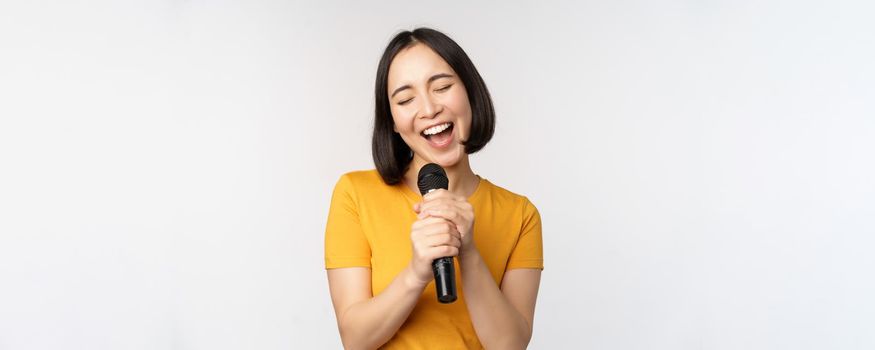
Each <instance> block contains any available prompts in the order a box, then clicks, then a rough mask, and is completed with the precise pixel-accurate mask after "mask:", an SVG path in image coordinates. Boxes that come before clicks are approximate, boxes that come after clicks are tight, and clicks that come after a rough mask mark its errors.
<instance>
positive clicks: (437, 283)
mask: <svg viewBox="0 0 875 350" xmlns="http://www.w3.org/2000/svg"><path fill="white" fill-rule="evenodd" d="M418 184H419V193H421V194H422V195H423V196H424V195H425V194H426V193H429V192H431V191H434V190H436V189H440V188H443V189H445V190H446V189H449V188H450V180H449V179H447V172H446V171H444V168H441V166H440V165H437V164H435V163H428V164H426V165H425V166H424V167H422V169H419V181H418ZM431 270H432V272H434V287H435V289H436V290H437V298H438V301H440V302H441V303H443V304H449V303H452V302H454V301H456V267H455V265H454V264H453V258H452V257H449V256H447V257H443V258H438V259H435V260H434V261H432V262H431Z"/></svg>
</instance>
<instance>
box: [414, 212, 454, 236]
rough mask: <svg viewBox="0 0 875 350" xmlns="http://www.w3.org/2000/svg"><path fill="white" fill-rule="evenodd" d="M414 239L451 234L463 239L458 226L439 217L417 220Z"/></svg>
mask: <svg viewBox="0 0 875 350" xmlns="http://www.w3.org/2000/svg"><path fill="white" fill-rule="evenodd" d="M411 231H412V235H413V237H411V238H413V239H420V238H425V237H429V236H434V235H441V234H449V235H452V236H455V237H461V235H460V233H459V231H458V230H456V226H455V225H454V224H453V223H452V222H449V221H447V220H445V219H442V218H438V217H430V218H425V219H422V220H417V221H415V222H414V223H413V227H412V230H411Z"/></svg>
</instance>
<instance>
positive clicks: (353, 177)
mask: <svg viewBox="0 0 875 350" xmlns="http://www.w3.org/2000/svg"><path fill="white" fill-rule="evenodd" d="M335 187H336V188H339V189H345V190H364V189H379V188H385V187H388V185H386V183H385V182H383V178H382V177H380V173H378V172H377V169H369V170H353V171H350V172H347V173H344V174H343V175H341V176H340V179H338V180H337V184H336V185H335Z"/></svg>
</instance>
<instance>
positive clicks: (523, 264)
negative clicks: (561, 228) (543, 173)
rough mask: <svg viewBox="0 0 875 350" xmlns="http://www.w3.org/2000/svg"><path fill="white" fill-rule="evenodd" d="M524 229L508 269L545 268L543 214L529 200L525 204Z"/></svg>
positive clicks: (509, 260) (523, 213)
mask: <svg viewBox="0 0 875 350" xmlns="http://www.w3.org/2000/svg"><path fill="white" fill-rule="evenodd" d="M522 215H523V220H522V230H521V231H520V238H519V241H517V244H516V247H514V250H513V252H511V254H510V258H509V259H508V262H507V269H508V270H510V269H541V270H543V269H544V248H543V243H542V241H541V214H540V213H538V208H535V206H534V205H533V204H532V203H531V202H530V201H529V200H528V198H527V199H526V200H525V205H524V206H523V212H522Z"/></svg>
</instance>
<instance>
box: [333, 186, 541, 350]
mask: <svg viewBox="0 0 875 350" xmlns="http://www.w3.org/2000/svg"><path fill="white" fill-rule="evenodd" d="M420 201H422V196H420V195H419V194H418V193H414V192H413V191H412V190H411V189H410V188H409V187H407V186H405V185H404V184H397V185H393V186H389V185H386V183H384V182H383V180H382V178H380V174H379V173H377V171H376V170H368V171H355V172H350V173H347V174H345V175H343V176H342V177H341V178H340V180H339V181H338V182H337V185H336V186H335V188H334V194H333V196H332V198H331V208H330V209H329V213H328V224H327V227H326V230H325V267H326V268H327V269H334V268H343V267H369V268H371V290H372V292H373V295H377V294H379V293H380V292H381V291H383V289H385V288H386V287H387V286H388V285H389V283H391V282H392V280H393V279H394V278H395V277H396V276H397V275H398V273H400V272H401V270H403V269H404V268H405V267H407V265H408V264H409V263H410V259H411V257H412V247H411V243H410V228H411V226H412V225H413V222H414V221H416V213H415V212H414V211H413V205H414V204H415V203H418V202H420ZM468 202H470V203H471V205H472V206H473V207H474V229H473V231H474V243H475V245H476V246H477V249H478V250H479V252H480V255H481V256H482V257H483V260H484V262H485V263H486V266H487V267H489V271H490V272H491V273H492V277H493V278H494V279H495V283H496V284H497V285H501V279H502V277H503V276H504V273H505V271H507V270H509V269H515V268H533V269H543V268H544V263H543V251H542V245H541V217H540V215H539V214H538V210H537V209H536V208H535V206H534V205H532V203H531V202H529V200H528V199H527V198H526V197H524V196H520V195H517V194H515V193H512V192H510V191H508V190H505V189H503V188H501V187H498V186H496V185H493V184H492V183H491V182H489V181H488V180H486V179H483V178H481V179H480V184H479V185H478V187H477V189H476V190H475V192H474V194H472V195H471V197H469V198H468ZM455 263H456V288H457V292H458V296H459V298H458V300H456V302H454V303H451V304H441V303H439V302H438V301H437V297H436V295H435V287H434V281H432V282H431V283H429V284H428V286H426V287H425V290H424V291H423V292H422V295H421V296H420V298H419V301H418V302H417V304H416V307H415V308H414V309H413V311H412V312H411V313H410V316H408V318H407V320H406V321H405V322H404V324H403V325H402V326H401V328H400V329H399V330H398V332H397V333H395V336H394V337H392V339H390V340H389V342H387V343H386V344H385V345H384V346H383V348H385V349H480V348H482V345H480V341H479V340H478V339H477V334H476V333H475V332H474V327H473V325H472V324H471V318H470V317H469V315H468V309H467V308H466V306H465V292H464V288H463V286H462V283H461V274H462V271H461V268H460V265H459V261H458V259H456V260H455Z"/></svg>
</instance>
